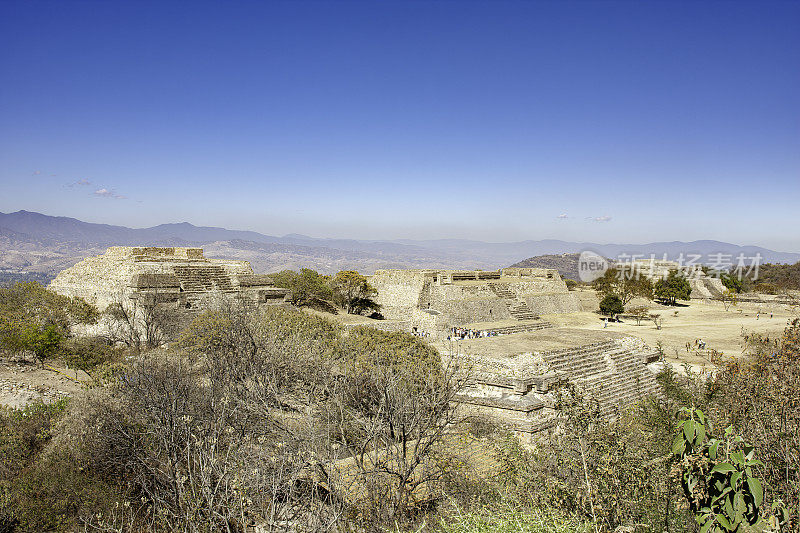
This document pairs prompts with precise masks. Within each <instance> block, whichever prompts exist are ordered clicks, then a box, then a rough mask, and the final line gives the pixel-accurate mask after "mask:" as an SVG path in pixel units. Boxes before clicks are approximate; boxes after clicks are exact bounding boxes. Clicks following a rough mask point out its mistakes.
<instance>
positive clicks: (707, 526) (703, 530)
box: [700, 520, 714, 533]
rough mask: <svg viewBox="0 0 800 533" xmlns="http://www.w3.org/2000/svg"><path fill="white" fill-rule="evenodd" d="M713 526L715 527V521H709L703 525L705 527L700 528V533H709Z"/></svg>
mask: <svg viewBox="0 0 800 533" xmlns="http://www.w3.org/2000/svg"><path fill="white" fill-rule="evenodd" d="M713 525H714V521H713V520H709V521H707V522H706V523H705V524H703V526H702V527H701V528H700V533H707V532H708V530H709V529H711V526H713Z"/></svg>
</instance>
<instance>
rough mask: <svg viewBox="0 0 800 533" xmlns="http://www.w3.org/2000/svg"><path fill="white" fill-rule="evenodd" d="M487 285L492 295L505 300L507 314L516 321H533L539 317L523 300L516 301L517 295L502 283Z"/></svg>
mask: <svg viewBox="0 0 800 533" xmlns="http://www.w3.org/2000/svg"><path fill="white" fill-rule="evenodd" d="M488 285H489V288H490V289H491V291H492V292H493V293H495V294H496V295H497V296H498V297H500V298H502V299H503V300H505V304H506V307H507V308H508V312H509V313H510V314H511V316H512V317H514V318H516V319H517V320H534V319H536V318H539V315H537V314H536V313H534V312H533V311H532V310H531V308H530V307H528V304H527V303H526V302H525V301H524V300H518V299H517V295H516V294H514V293H513V292H511V291H510V290H509V289H508V287H507V286H506V285H504V284H502V283H489V284H488Z"/></svg>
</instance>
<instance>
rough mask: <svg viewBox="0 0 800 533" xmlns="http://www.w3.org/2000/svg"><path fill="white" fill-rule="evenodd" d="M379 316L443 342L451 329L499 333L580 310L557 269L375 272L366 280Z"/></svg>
mask: <svg viewBox="0 0 800 533" xmlns="http://www.w3.org/2000/svg"><path fill="white" fill-rule="evenodd" d="M370 284H371V285H372V286H373V287H375V288H376V289H377V290H378V295H377V297H376V300H377V302H378V303H379V304H380V305H381V313H382V314H383V315H384V316H385V317H386V318H387V319H389V320H394V321H402V322H404V323H406V324H407V326H408V327H409V328H411V329H413V328H417V329H419V330H422V331H426V332H428V333H429V334H431V335H432V336H434V337H437V338H438V337H443V336H446V335H447V332H448V331H449V330H450V328H452V327H456V326H458V327H470V328H475V329H484V328H485V327H486V326H487V325H488V324H490V323H491V324H492V326H493V330H495V331H499V332H500V333H512V332H519V331H531V330H536V329H541V328H543V327H547V326H548V324H547V322H546V321H544V320H541V318H540V315H543V314H551V313H573V312H576V311H578V310H579V305H578V302H577V300H576V298H575V296H574V294H572V293H570V291H569V290H568V289H567V286H566V284H565V283H564V281H563V280H562V279H561V276H560V275H559V274H558V271H557V270H553V269H546V268H504V269H501V270H490V271H483V270H378V271H377V272H375V274H374V275H373V276H372V277H371V278H370Z"/></svg>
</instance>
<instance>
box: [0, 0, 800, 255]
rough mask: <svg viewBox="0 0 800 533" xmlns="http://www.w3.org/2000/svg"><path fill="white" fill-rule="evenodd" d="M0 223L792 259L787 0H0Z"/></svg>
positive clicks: (792, 32)
mask: <svg viewBox="0 0 800 533" xmlns="http://www.w3.org/2000/svg"><path fill="white" fill-rule="evenodd" d="M0 73H1V77H0V186H1V189H0V193H1V194H0V211H3V212H9V211H16V210H18V209H27V210H31V211H40V212H44V213H47V214H53V215H67V216H74V217H77V218H80V219H83V220H88V221H93V222H106V223H114V224H124V225H129V226H135V227H142V226H150V225H155V224H158V223H163V222H179V221H189V222H192V223H194V224H198V225H218V226H225V227H229V228H235V229H253V230H257V231H261V232H264V233H269V234H284V233H290V232H298V233H306V234H310V235H313V236H320V237H326V236H327V237H355V238H402V237H408V238H438V237H466V238H476V239H482V240H494V241H509V240H518V239H542V238H562V239H567V240H581V241H583V240H586V241H599V242H650V241H655V240H692V239H702V238H708V239H719V240H725V241H730V242H734V243H738V244H759V245H765V246H769V247H773V248H777V249H781V250H786V251H800V231H798V228H800V208H798V205H800V2H777V3H772V2H762V1H759V2H752V3H747V2H727V1H726V2H696V1H691V2H650V1H647V2H644V1H639V0H637V1H631V2H599V1H593V2H589V1H585V2H556V1H552V2H503V1H487V2H469V1H463V2H421V1H406V2H383V1H375V2H333V1H330V2H256V1H253V2H223V1H219V2H183V1H182V2H168V1H164V0H160V1H157V2H145V1H131V2H105V1H93V2H70V1H62V0H58V1H52V2H37V1H20V2H13V1H3V2H0Z"/></svg>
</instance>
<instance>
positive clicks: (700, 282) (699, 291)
mask: <svg viewBox="0 0 800 533" xmlns="http://www.w3.org/2000/svg"><path fill="white" fill-rule="evenodd" d="M632 266H633V268H634V269H635V270H636V271H638V272H639V273H640V274H641V275H643V276H645V277H647V278H649V279H650V280H652V281H656V280H659V279H665V278H666V277H667V276H668V275H669V273H670V271H673V270H679V271H680V270H683V272H684V273H685V274H686V279H687V281H688V282H689V285H691V287H692V294H691V297H692V298H705V299H710V298H716V297H718V296H719V295H720V294H722V293H723V292H725V285H723V284H722V280H721V279H719V278H717V277H713V276H708V275H706V273H705V272H703V269H702V268H701V267H700V265H696V266H692V267H686V266H685V265H684V267H683V269H681V264H680V263H678V262H677V261H667V260H654V259H638V260H636V261H633V263H632Z"/></svg>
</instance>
